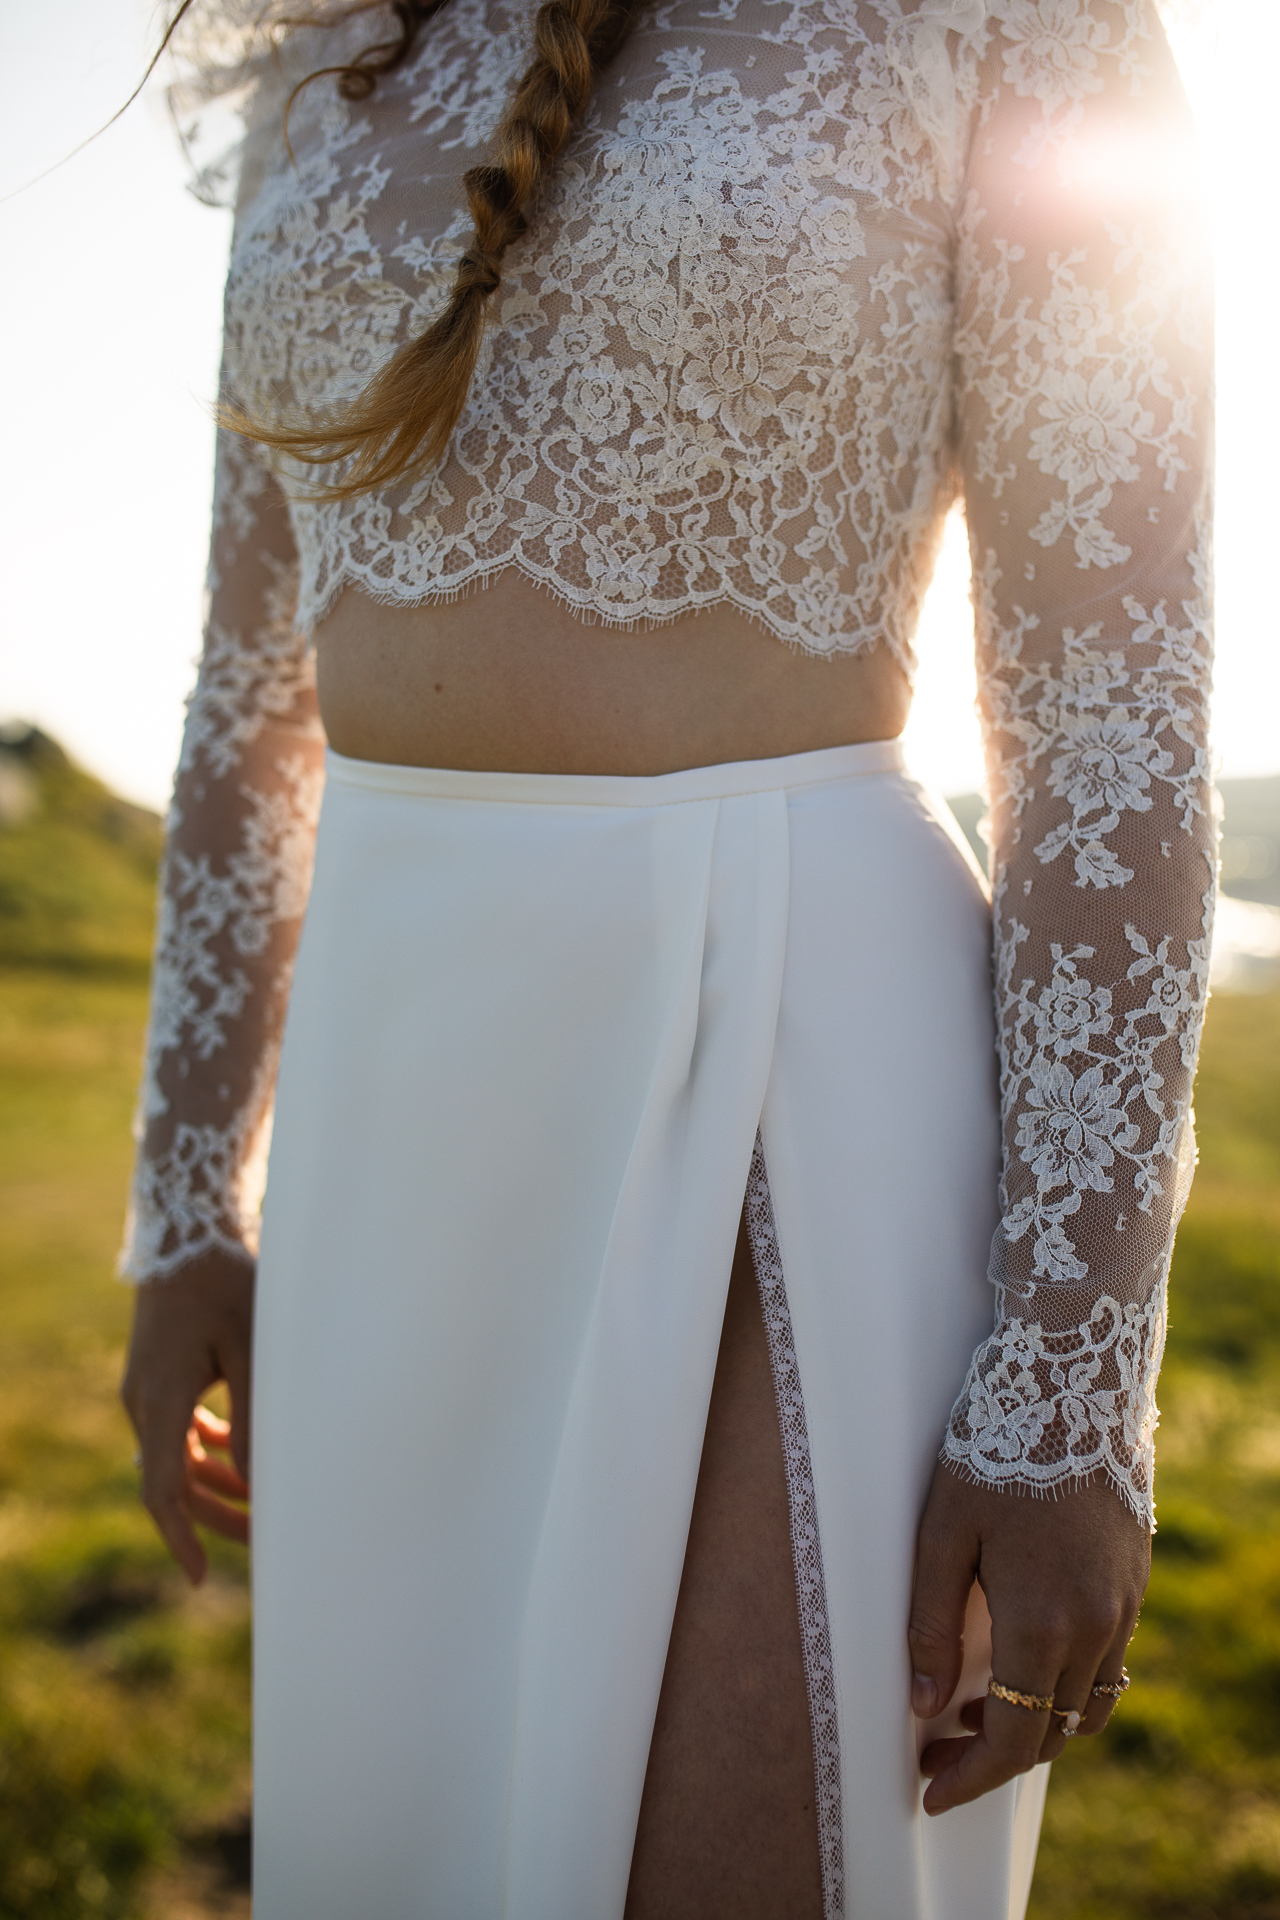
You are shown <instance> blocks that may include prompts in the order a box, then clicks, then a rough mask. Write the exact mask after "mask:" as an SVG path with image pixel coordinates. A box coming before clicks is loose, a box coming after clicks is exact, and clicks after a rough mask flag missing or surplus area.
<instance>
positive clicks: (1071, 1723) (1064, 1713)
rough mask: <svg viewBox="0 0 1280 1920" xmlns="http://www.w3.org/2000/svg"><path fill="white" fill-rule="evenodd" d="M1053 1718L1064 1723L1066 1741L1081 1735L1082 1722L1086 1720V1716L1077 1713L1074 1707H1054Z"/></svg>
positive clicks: (1063, 1733)
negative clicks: (1078, 1734)
mask: <svg viewBox="0 0 1280 1920" xmlns="http://www.w3.org/2000/svg"><path fill="white" fill-rule="evenodd" d="M1053 1717H1054V1719H1055V1720H1061V1722H1062V1737H1063V1739H1064V1740H1070V1739H1072V1738H1073V1737H1074V1736H1075V1735H1076V1734H1077V1733H1079V1731H1080V1722H1081V1721H1082V1720H1083V1719H1084V1715H1083V1714H1082V1713H1077V1712H1076V1710H1075V1708H1074V1707H1071V1708H1069V1709H1068V1708H1065V1707H1054V1709H1053Z"/></svg>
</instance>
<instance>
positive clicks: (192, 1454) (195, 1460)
mask: <svg viewBox="0 0 1280 1920" xmlns="http://www.w3.org/2000/svg"><path fill="white" fill-rule="evenodd" d="M187 1482H188V1485H189V1486H199V1487H208V1488H209V1490H210V1491H211V1492H213V1493H222V1494H225V1495H226V1496H227V1498H228V1499H229V1500H246V1501H247V1500H248V1498H249V1489H248V1487H247V1486H246V1484H245V1482H244V1481H243V1480H242V1479H241V1478H240V1475H239V1474H238V1473H237V1472H236V1470H235V1468H234V1467H233V1466H231V1465H230V1464H229V1463H228V1462H227V1461H225V1460H212V1459H210V1457H209V1455H208V1454H207V1453H206V1452H205V1451H204V1449H203V1448H201V1449H200V1450H199V1451H197V1450H196V1449H195V1448H193V1447H190V1446H189V1447H188V1449H187Z"/></svg>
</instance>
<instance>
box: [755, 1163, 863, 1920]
mask: <svg viewBox="0 0 1280 1920" xmlns="http://www.w3.org/2000/svg"><path fill="white" fill-rule="evenodd" d="M745 1207H746V1219H747V1237H748V1239H749V1240H750V1243H751V1257H752V1260H753V1263H754V1265H755V1271H756V1284H757V1286H758V1287H759V1289H760V1307H761V1311H762V1313H763V1315H764V1325H765V1333H766V1336H767V1338H768V1342H769V1364H770V1367H771V1369H772V1372H773V1387H774V1393H775V1394H776V1396H777V1401H778V1426H779V1429H780V1430H781V1434H782V1457H783V1461H784V1463H785V1467H786V1475H787V1505H788V1508H789V1510H790V1515H791V1552H792V1558H793V1561H794V1564H795V1572H796V1600H797V1605H798V1608H799V1613H800V1643H801V1647H802V1649H803V1653H804V1674H805V1688H806V1691H807V1693H808V1696H809V1724H810V1727H811V1728H812V1731H813V1771H814V1779H815V1786H816V1792H817V1804H818V1851H819V1856H820V1859H821V1863H822V1911H823V1915H824V1920H843V1915H844V1833H843V1825H842V1818H841V1797H840V1729H839V1721H838V1716H837V1711H836V1688H835V1667H834V1662H833V1660H832V1656H831V1632H830V1628H829V1625H828V1621H827V1593H826V1582H825V1580H824V1578H823V1572H822V1543H821V1541H820V1539H819V1537H818V1510H817V1505H816V1502H815V1498H814V1488H813V1465H812V1462H811V1460H810V1457H809V1429H808V1426H807V1425H806V1422H805V1417H804V1395H803V1393H802V1391H801V1386H800V1366H799V1362H798V1361H797V1359H796V1347H795V1339H794V1336H793V1334H792V1330H791V1309H790V1307H789V1306H788V1304H787V1288H786V1280H785V1276H784V1274H783V1270H782V1255H781V1253H780V1252H779V1249H778V1234H777V1228H776V1227H775V1225H774V1218H773V1202H772V1200H771V1198H770V1196H769V1175H768V1171H767V1169H766V1167H765V1159H764V1142H763V1141H762V1140H761V1138H760V1135H759V1133H757V1134H756V1144H755V1152H754V1153H753V1154H752V1156H751V1171H750V1173H749V1174H748V1175H747V1191H746V1202H745Z"/></svg>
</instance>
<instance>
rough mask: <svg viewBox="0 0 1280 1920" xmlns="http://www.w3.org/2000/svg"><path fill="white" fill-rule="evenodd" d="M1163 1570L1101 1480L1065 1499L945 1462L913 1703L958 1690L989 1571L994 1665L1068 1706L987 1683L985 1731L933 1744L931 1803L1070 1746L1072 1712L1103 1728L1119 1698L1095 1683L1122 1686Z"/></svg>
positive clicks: (924, 1572) (920, 1575) (1000, 1675)
mask: <svg viewBox="0 0 1280 1920" xmlns="http://www.w3.org/2000/svg"><path fill="white" fill-rule="evenodd" d="M1150 1571H1151V1536H1150V1535H1149V1534H1148V1532H1147V1530H1146V1528H1145V1527H1144V1526H1142V1525H1141V1523H1140V1522H1139V1521H1137V1520H1136V1519H1135V1518H1134V1516H1133V1515H1132V1514H1131V1513H1130V1512H1129V1510H1128V1508H1127V1507H1125V1506H1124V1505H1123V1503H1122V1502H1121V1500H1120V1499H1119V1498H1118V1496H1117V1495H1116V1494H1115V1493H1113V1492H1112V1491H1111V1490H1110V1488H1109V1487H1107V1486H1105V1485H1102V1484H1099V1483H1097V1482H1093V1483H1090V1484H1089V1485H1087V1486H1084V1487H1081V1488H1077V1489H1074V1490H1073V1491H1070V1492H1063V1493H1060V1494H1059V1495H1058V1497H1057V1498H1056V1499H1047V1500H1038V1499H1036V1498H1034V1497H1033V1496H1031V1495H1028V1494H1021V1493H1014V1492H1004V1493H1000V1492H997V1491H996V1490H995V1489H994V1488H991V1487H980V1486H974V1485H972V1484H970V1483H969V1482H968V1481H966V1480H962V1479H960V1477H959V1476H958V1475H957V1474H955V1473H953V1472H952V1471H951V1469H950V1468H949V1467H947V1466H946V1465H944V1464H939V1466H938V1468H937V1470H936V1471H935V1473H934V1477H933V1486H932V1489H931V1491H930V1494H929V1500H928V1504H927V1505H926V1507H925V1511H924V1518H923V1519H922V1521H921V1522H920V1536H919V1542H918V1545H917V1550H916V1577H915V1590H914V1593H913V1595H912V1601H911V1625H910V1629H909V1634H908V1637H909V1641H910V1646H911V1664H912V1667H913V1669H914V1678H913V1681H912V1688H911V1705H912V1711H913V1712H914V1713H915V1714H916V1715H917V1717H918V1718H919V1719H922V1720H927V1719H931V1718H932V1717H933V1715H934V1714H937V1713H941V1712H942V1711H943V1709H944V1708H945V1707H946V1705H947V1704H948V1702H949V1701H950V1699H951V1697H952V1695H953V1694H954V1693H955V1690H956V1686H957V1684H958V1683H959V1679H960V1665H961V1658H962V1655H963V1631H964V1617H965V1607H966V1604H967V1602H968V1598H969V1591H970V1588H971V1587H972V1585H973V1582H974V1580H975V1579H976V1580H977V1581H978V1583H979V1584H980V1586H981V1587H982V1591H983V1593H984V1595H985V1596H986V1602H987V1607H988V1609H989V1611H990V1614H991V1665H992V1672H993V1675H994V1677H995V1679H996V1680H997V1681H999V1682H1000V1683H1001V1685H1003V1686H1006V1687H1008V1688H1010V1689H1012V1690H1013V1691H1015V1692H1018V1693H1026V1694H1037V1695H1040V1696H1042V1697H1043V1696H1047V1695H1049V1694H1052V1695H1054V1697H1055V1698H1054V1706H1055V1708H1056V1709H1057V1711H1056V1713H1052V1714H1051V1713H1049V1712H1047V1711H1044V1712H1033V1711H1031V1710H1029V1709H1028V1708H1026V1707H1019V1706H1013V1705H1011V1704H1010V1703H1008V1702H1007V1701H1004V1700H998V1699H996V1698H995V1697H994V1696H993V1695H990V1694H988V1695H986V1696H985V1697H984V1698H983V1699H982V1700H978V1701H971V1702H966V1704H965V1706H964V1709H963V1713H962V1721H963V1724H964V1725H965V1726H966V1727H968V1728H969V1729H970V1731H971V1733H972V1735H973V1737H972V1738H956V1739H951V1740H935V1741H933V1742H932V1744H931V1745H929V1746H928V1747H926V1748H925V1750H924V1753H923V1754H922V1755H921V1759H920V1765H921V1770H922V1771H923V1772H924V1773H925V1774H927V1775H929V1776H930V1785H929V1787H928V1789H927V1791H926V1793H925V1796H924V1808H925V1812H926V1813H945V1812H946V1811H947V1809H948V1808H949V1807H958V1806H961V1805H963V1803H964V1802H965V1801H966V1800H976V1799H977V1798H978V1796H979V1795H980V1794H984V1793H989V1792H990V1791H991V1789H992V1788H993V1787H998V1786H1002V1785H1003V1784H1004V1782H1005V1781H1006V1780H1011V1779H1013V1777H1014V1776H1015V1774H1019V1773H1026V1772H1028V1771H1029V1770H1030V1768H1032V1767H1033V1766H1035V1765H1036V1764H1037V1762H1039V1761H1041V1760H1053V1759H1055V1758H1056V1757H1057V1755H1058V1754H1060V1753H1061V1752H1062V1749H1063V1746H1064V1745H1065V1744H1066V1739H1067V1737H1068V1736H1067V1734H1066V1733H1065V1731H1064V1719H1065V1715H1066V1714H1067V1713H1068V1712H1073V1711H1074V1712H1076V1713H1078V1714H1079V1715H1080V1716H1081V1718H1080V1723H1079V1727H1078V1731H1079V1732H1080V1733H1101V1731H1102V1729H1103V1727H1105V1725H1106V1724H1107V1720H1108V1718H1109V1716H1110V1714H1111V1710H1112V1708H1113V1707H1114V1705H1115V1701H1114V1699H1112V1698H1110V1697H1109V1696H1107V1695H1102V1696H1096V1695H1094V1694H1092V1693H1091V1692H1090V1689H1091V1688H1092V1687H1093V1686H1095V1685H1098V1684H1104V1683H1105V1684H1109V1685H1114V1684H1116V1683H1117V1682H1118V1681H1119V1679H1120V1675H1121V1672H1122V1669H1123V1666H1124V1651H1125V1648H1126V1647H1127V1645H1128V1643H1129V1639H1130V1637H1131V1635H1132V1633H1133V1629H1134V1627H1135V1625H1136V1624H1137V1619H1138V1609H1139V1607H1140V1606H1141V1605H1142V1596H1143V1594H1144V1593H1145V1592H1146V1586H1147V1579H1148V1577H1149V1575H1150Z"/></svg>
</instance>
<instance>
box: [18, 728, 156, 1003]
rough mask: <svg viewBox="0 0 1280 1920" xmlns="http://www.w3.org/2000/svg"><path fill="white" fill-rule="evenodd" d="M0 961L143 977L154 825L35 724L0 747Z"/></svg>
mask: <svg viewBox="0 0 1280 1920" xmlns="http://www.w3.org/2000/svg"><path fill="white" fill-rule="evenodd" d="M0 761H2V762H3V774H4V777H5V787H6V788H7V789H8V790H9V791H10V792H11V793H12V795H13V799H14V800H15V801H16V802H17V806H16V810H15V814H14V817H12V818H6V819H5V820H4V822H3V825H0V964H6V965H9V966H15V965H17V966H39V967H55V968H57V969H59V970H61V971H65V972H89V973H91V974H93V975H94V976H95V977H98V978H101V977H102V976H103V975H104V974H108V973H109V974H115V975H117V976H119V977H123V978H126V979H128V978H131V979H134V980H140V979H144V978H145V977H146V972H147V968H148V965H149V962H150V958H151V926H152V917H153V908H154V901H155V875H156V866H157V863H158V860H159V857H160V844H161V825H160V821H159V820H158V819H157V818H156V816H155V815H154V814H152V813H147V812H146V811H145V810H144V809H143V808H141V807H134V806H130V805H129V803H128V802H127V801H125V800H120V799H117V797H116V796H115V794H113V793H112V792H111V791H110V790H109V789H108V788H107V787H104V786H103V784H102V782H101V781H100V780H96V779H95V778H94V777H93V775H92V774H90V773H86V772H85V771H84V769H83V768H82V767H78V766H76V764H75V762H74V761H73V760H70V759H69V758H68V757H67V755H66V754H65V753H64V752H63V750H62V748H61V747H60V746H59V745H58V743H57V742H56V741H55V740H50V739H49V737H48V735H47V734H43V733H41V732H39V730H38V729H36V728H34V727H33V728H29V729H27V730H25V731H24V730H22V729H18V730H16V732H14V736H13V737H12V738H7V739H5V740H3V741H0Z"/></svg>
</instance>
